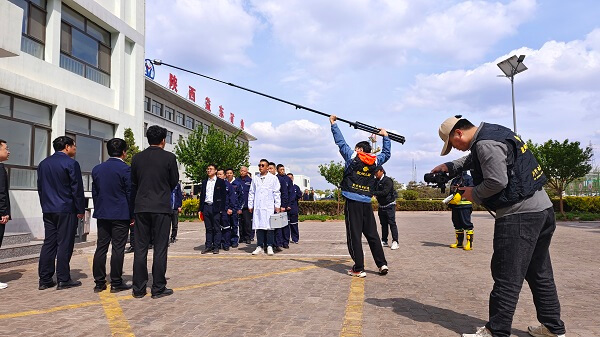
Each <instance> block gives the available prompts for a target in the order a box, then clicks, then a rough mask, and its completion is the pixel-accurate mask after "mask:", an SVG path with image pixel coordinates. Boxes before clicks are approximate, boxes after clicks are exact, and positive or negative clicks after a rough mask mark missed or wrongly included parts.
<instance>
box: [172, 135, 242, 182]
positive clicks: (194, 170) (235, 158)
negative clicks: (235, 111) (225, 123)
mask: <svg viewBox="0 0 600 337" xmlns="http://www.w3.org/2000/svg"><path fill="white" fill-rule="evenodd" d="M241 132H242V131H238V132H237V133H235V134H233V135H231V136H228V135H227V134H226V133H225V132H224V131H223V130H221V129H217V128H215V127H214V126H213V125H211V126H210V128H209V129H208V133H206V134H203V132H202V129H201V128H197V129H195V130H194V131H192V133H190V134H189V135H188V137H187V138H181V139H179V141H178V142H177V146H175V154H176V155H177V160H178V161H179V162H180V163H182V164H183V166H184V167H185V175H186V176H187V177H188V178H189V179H191V180H192V181H193V182H195V183H199V182H201V181H202V179H204V178H206V166H208V164H215V165H217V166H218V167H219V168H229V167H230V168H233V169H234V170H236V169H238V168H239V167H240V166H249V159H250V147H249V146H248V144H247V143H245V142H237V139H238V137H239V135H240V134H241Z"/></svg>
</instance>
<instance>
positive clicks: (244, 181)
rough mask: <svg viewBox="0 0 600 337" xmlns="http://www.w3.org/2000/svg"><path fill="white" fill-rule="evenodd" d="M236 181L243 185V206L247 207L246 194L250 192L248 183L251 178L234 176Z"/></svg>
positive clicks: (250, 183)
mask: <svg viewBox="0 0 600 337" xmlns="http://www.w3.org/2000/svg"><path fill="white" fill-rule="evenodd" d="M235 180H236V181H237V182H239V184H240V185H241V186H242V187H243V193H244V205H243V208H245V209H247V208H248V194H250V185H252V178H250V177H248V176H246V177H245V178H242V177H238V178H235Z"/></svg>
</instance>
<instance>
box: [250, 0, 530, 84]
mask: <svg viewBox="0 0 600 337" xmlns="http://www.w3.org/2000/svg"><path fill="white" fill-rule="evenodd" d="M252 3H253V5H254V8H255V10H256V11H257V12H258V13H260V15H263V16H264V17H265V18H266V21H267V22H268V24H270V25H271V27H272V30H273V35H274V36H275V37H276V38H278V39H279V40H280V41H281V42H282V43H284V44H286V45H289V46H291V47H292V48H293V50H294V52H295V54H296V57H297V58H298V59H301V60H303V61H306V62H308V66H309V67H311V69H312V70H313V71H312V72H315V73H316V74H317V75H319V76H323V77H326V76H331V75H333V74H335V71H336V70H338V69H339V68H342V67H359V68H363V67H368V66H371V65H385V66H389V65H399V64H402V63H403V62H404V61H405V59H406V57H407V56H406V55H407V52H408V50H419V51H421V52H424V53H433V54H435V55H436V57H442V58H443V57H449V58H453V59H458V60H476V59H479V58H480V57H482V56H483V55H484V54H485V52H486V51H488V49H489V48H490V46H493V45H494V44H495V43H496V42H498V41H499V40H500V39H502V38H504V37H506V36H509V35H512V34H515V32H516V29H517V27H518V26H519V25H520V24H521V23H523V22H525V21H527V20H528V19H530V18H531V16H532V14H533V12H534V10H535V8H536V1H535V0H514V1H511V2H509V3H507V4H503V3H500V2H494V3H490V2H485V1H459V2H457V1H445V2H440V1H419V2H415V1H408V0H396V1H391V0H387V1H386V0H371V1H370V0H360V1H353V2H352V5H349V4H348V2H347V1H343V0H336V1H316V0H315V1H306V0H289V1H274V0H273V1H262V0H261V1H258V0H257V1H252Z"/></svg>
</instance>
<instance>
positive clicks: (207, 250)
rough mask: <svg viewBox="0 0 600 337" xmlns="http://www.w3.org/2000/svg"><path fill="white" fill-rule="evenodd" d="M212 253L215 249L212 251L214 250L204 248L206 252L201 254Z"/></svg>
mask: <svg viewBox="0 0 600 337" xmlns="http://www.w3.org/2000/svg"><path fill="white" fill-rule="evenodd" d="M212 251H213V249H212V248H208V247H207V248H204V250H203V251H201V252H200V254H207V253H210V252H212Z"/></svg>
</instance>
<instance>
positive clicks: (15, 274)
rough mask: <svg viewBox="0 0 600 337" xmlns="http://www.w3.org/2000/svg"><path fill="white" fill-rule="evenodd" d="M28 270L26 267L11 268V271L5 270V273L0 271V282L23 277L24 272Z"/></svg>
mask: <svg viewBox="0 0 600 337" xmlns="http://www.w3.org/2000/svg"><path fill="white" fill-rule="evenodd" d="M26 271H27V270H25V269H17V270H11V271H9V272H5V273H0V282H4V283H6V282H11V281H16V280H18V279H20V278H21V277H23V273H25V272H26Z"/></svg>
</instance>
